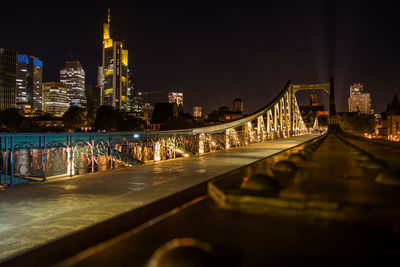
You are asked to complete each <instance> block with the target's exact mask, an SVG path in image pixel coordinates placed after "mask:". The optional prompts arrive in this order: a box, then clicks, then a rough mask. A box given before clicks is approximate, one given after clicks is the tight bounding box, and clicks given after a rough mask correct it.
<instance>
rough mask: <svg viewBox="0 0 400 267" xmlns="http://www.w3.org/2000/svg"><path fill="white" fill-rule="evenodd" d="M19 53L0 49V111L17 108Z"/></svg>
mask: <svg viewBox="0 0 400 267" xmlns="http://www.w3.org/2000/svg"><path fill="white" fill-rule="evenodd" d="M16 61H17V52H15V51H12V50H8V49H4V48H0V110H3V109H7V108H15V94H16V92H15V86H16V84H15V79H16V73H17V69H16V66H17V63H16Z"/></svg>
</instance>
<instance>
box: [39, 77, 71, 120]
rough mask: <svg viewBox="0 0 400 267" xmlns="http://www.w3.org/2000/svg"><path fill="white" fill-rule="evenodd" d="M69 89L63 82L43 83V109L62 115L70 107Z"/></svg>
mask: <svg viewBox="0 0 400 267" xmlns="http://www.w3.org/2000/svg"><path fill="white" fill-rule="evenodd" d="M68 89H69V88H68V87H67V85H66V84H64V83H61V82H45V83H43V111H44V112H47V113H50V114H51V115H53V116H58V117H61V116H62V115H63V114H64V113H65V112H66V111H67V109H68V105H69V103H68V95H67V91H68Z"/></svg>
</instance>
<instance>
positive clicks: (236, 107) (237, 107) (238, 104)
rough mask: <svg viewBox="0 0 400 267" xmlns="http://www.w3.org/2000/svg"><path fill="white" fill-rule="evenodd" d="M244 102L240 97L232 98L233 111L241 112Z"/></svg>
mask: <svg viewBox="0 0 400 267" xmlns="http://www.w3.org/2000/svg"><path fill="white" fill-rule="evenodd" d="M243 106H244V102H243V99H241V98H236V99H235V100H233V111H235V112H242V113H243Z"/></svg>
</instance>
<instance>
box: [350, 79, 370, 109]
mask: <svg viewBox="0 0 400 267" xmlns="http://www.w3.org/2000/svg"><path fill="white" fill-rule="evenodd" d="M363 87H364V86H363V84H362V83H354V84H352V85H350V97H349V98H348V103H349V112H359V113H364V114H371V95H370V94H369V93H364V90H363Z"/></svg>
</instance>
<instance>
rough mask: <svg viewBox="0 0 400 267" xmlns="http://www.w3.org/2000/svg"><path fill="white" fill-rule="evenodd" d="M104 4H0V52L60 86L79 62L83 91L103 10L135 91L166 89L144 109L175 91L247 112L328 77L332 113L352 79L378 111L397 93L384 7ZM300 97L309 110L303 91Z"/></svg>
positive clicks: (393, 27)
mask: <svg viewBox="0 0 400 267" xmlns="http://www.w3.org/2000/svg"><path fill="white" fill-rule="evenodd" d="M109 2H110V3H111V4H110V3H106V2H101V1H96V2H90V3H89V2H84V1H48V2H46V1H31V2H30V3H24V4H22V2H20V1H15V4H10V3H2V6H1V9H2V15H1V16H0V27H1V37H0V47H3V48H8V49H12V50H15V51H17V52H19V53H22V54H28V55H32V56H36V57H38V58H40V59H41V60H43V62H44V74H43V81H58V79H59V70H60V69H61V68H62V67H63V66H64V64H65V60H80V61H81V63H82V65H83V67H84V69H85V71H86V75H87V81H86V82H87V84H96V79H97V64H98V63H100V62H101V47H102V24H103V23H104V22H105V21H106V16H107V8H108V7H110V8H111V36H112V38H113V39H117V40H118V39H119V40H122V39H125V40H126V41H125V44H126V47H127V49H128V50H129V65H130V67H131V68H132V69H133V70H134V73H135V76H136V89H138V90H149V91H155V90H164V94H162V95H152V96H150V99H149V100H150V101H151V102H156V101H158V102H166V100H167V92H168V91H169V90H170V89H174V90H177V91H181V92H183V93H184V108H185V111H187V112H190V113H191V112H192V107H193V106H196V105H201V106H203V111H205V112H206V113H209V112H211V111H212V110H213V109H217V108H218V107H219V106H221V105H227V106H229V107H231V108H232V101H233V99H234V98H237V97H240V98H243V99H244V101H245V112H247V113H250V112H253V111H255V110H257V109H259V108H261V107H262V106H264V105H265V104H267V103H268V102H269V101H270V100H272V98H274V97H275V96H276V95H277V94H278V93H279V92H280V90H281V89H282V88H283V86H284V85H285V83H286V82H287V81H288V80H292V81H293V82H295V83H317V82H327V81H328V80H329V76H330V75H334V77H335V86H336V87H335V88H336V103H337V110H338V111H345V110H347V104H346V103H347V97H348V94H349V85H350V84H351V83H353V82H362V83H364V85H365V87H364V88H365V90H366V91H367V92H369V93H371V95H372V105H373V108H374V109H375V111H378V112H380V111H383V110H384V109H385V108H386V105H387V103H388V102H389V101H390V100H391V99H392V98H393V95H394V93H396V92H397V93H399V92H400V90H399V84H398V75H399V74H400V63H399V62H400V44H399V41H400V35H399V34H400V20H399V19H398V14H397V12H398V9H397V8H395V6H393V4H391V2H390V1H382V0H380V1H351V0H348V1H330V2H328V1H312V0H307V1H271V2H269V1H264V5H263V6H261V5H250V4H246V1H242V4H241V5H234V4H232V3H233V2H225V3H223V2H218V3H219V4H215V3H214V4H205V3H204V2H195V1H186V4H174V3H172V2H171V1H163V2H158V1H129V2H118V1H109ZM195 3H204V4H195ZM319 95H320V96H321V98H322V99H324V100H325V101H327V99H328V97H327V96H326V95H324V94H323V93H322V92H321V93H320V94H319ZM298 97H299V101H300V103H301V104H308V97H307V94H306V93H299V95H298ZM326 108H327V106H326Z"/></svg>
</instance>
